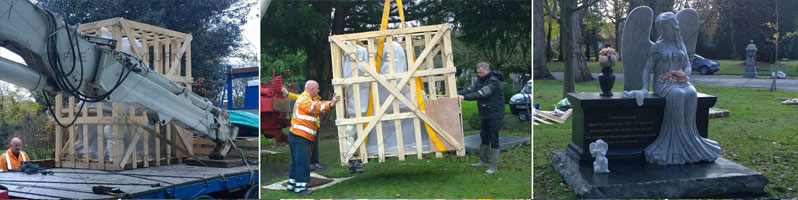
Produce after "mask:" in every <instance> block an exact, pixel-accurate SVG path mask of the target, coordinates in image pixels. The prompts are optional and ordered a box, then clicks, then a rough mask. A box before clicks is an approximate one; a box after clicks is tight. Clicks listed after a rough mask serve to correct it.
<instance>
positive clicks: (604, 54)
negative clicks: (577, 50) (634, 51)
mask: <svg viewBox="0 0 798 200" xmlns="http://www.w3.org/2000/svg"><path fill="white" fill-rule="evenodd" d="M617 60H618V54H617V53H615V49H613V48H612V47H605V48H603V49H601V51H599V64H601V65H602V66H604V65H609V67H613V66H615V61H617Z"/></svg>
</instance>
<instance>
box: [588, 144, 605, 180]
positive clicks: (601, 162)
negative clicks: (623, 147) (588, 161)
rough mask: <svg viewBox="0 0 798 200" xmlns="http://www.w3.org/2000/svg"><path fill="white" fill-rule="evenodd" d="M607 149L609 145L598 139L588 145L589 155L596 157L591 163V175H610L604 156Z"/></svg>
mask: <svg viewBox="0 0 798 200" xmlns="http://www.w3.org/2000/svg"><path fill="white" fill-rule="evenodd" d="M608 149H609V145H607V143H606V142H604V140H601V139H598V140H596V141H595V142H592V143H590V154H591V155H593V157H596V161H593V173H610V168H609V162H608V161H607V156H606V155H607V150H608Z"/></svg>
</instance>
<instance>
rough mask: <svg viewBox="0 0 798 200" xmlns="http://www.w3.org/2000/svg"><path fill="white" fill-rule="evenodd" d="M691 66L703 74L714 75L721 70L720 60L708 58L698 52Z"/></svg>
mask: <svg viewBox="0 0 798 200" xmlns="http://www.w3.org/2000/svg"><path fill="white" fill-rule="evenodd" d="M691 66H692V70H693V71H698V72H699V73H701V75H712V74H714V73H715V72H717V71H718V70H720V64H718V61H714V60H711V59H706V58H704V57H701V56H699V55H698V54H696V55H695V56H694V57H693V62H691Z"/></svg>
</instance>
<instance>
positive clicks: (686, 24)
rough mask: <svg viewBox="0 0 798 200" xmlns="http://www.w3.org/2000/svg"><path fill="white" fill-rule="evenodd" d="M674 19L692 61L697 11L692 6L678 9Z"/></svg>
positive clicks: (695, 38)
mask: <svg viewBox="0 0 798 200" xmlns="http://www.w3.org/2000/svg"><path fill="white" fill-rule="evenodd" d="M676 20H679V35H681V36H682V41H683V42H684V47H685V48H686V50H687V52H686V53H687V55H688V56H689V57H690V60H691V61H692V60H693V56H695V45H696V42H697V41H698V12H696V11H695V10H693V9H692V8H687V9H684V10H680V11H679V12H677V13H676ZM690 63H691V64H692V62H690ZM624 78H625V77H624Z"/></svg>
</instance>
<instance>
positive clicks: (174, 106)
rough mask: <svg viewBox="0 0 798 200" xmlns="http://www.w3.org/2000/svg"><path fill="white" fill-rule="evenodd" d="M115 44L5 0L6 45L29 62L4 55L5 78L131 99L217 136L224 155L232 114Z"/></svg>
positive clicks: (95, 97)
mask: <svg viewBox="0 0 798 200" xmlns="http://www.w3.org/2000/svg"><path fill="white" fill-rule="evenodd" d="M131 40H132V39H131ZM116 42H117V41H115V40H111V39H104V38H101V37H95V36H89V35H85V34H83V33H82V32H80V31H78V29H77V27H75V26H70V25H68V24H66V22H65V21H64V20H63V17H62V16H60V15H57V14H55V13H52V12H50V11H48V10H46V9H43V8H41V7H38V6H36V5H35V4H33V3H32V2H30V1H28V0H4V1H0V46H2V47H5V48H7V49H9V50H10V51H12V52H14V53H16V54H17V55H19V56H21V57H22V58H23V59H24V60H25V63H26V64H27V65H23V64H20V63H16V62H14V61H11V60H8V59H5V58H0V80H3V81H6V82H9V83H12V84H15V85H19V86H21V87H25V88H27V89H30V90H31V91H46V92H48V93H51V94H52V93H62V94H65V95H69V96H74V97H75V98H77V99H78V100H81V101H84V102H99V101H104V102H124V103H131V104H133V105H135V106H136V107H140V108H145V109H147V110H148V111H149V112H148V115H149V116H148V118H149V119H151V120H150V123H160V124H162V125H165V124H167V123H170V122H173V123H175V124H177V125H179V126H181V127H185V128H187V129H189V130H193V131H195V132H198V133H200V134H201V136H203V137H207V138H210V139H212V140H213V141H215V142H216V144H217V146H216V147H215V148H214V151H213V152H212V153H211V158H213V159H220V158H222V156H221V155H226V154H227V152H229V150H230V148H231V146H232V141H233V139H234V138H235V137H237V135H238V128H237V127H235V126H233V125H231V124H230V123H229V122H228V114H227V112H226V111H224V110H222V109H220V108H217V107H214V106H213V104H212V103H211V102H210V101H208V100H207V99H205V98H202V97H200V96H199V95H197V94H195V93H193V92H191V91H188V90H187V89H186V88H185V87H182V86H179V85H177V84H175V83H174V82H172V81H171V80H169V79H168V78H166V77H164V76H163V75H161V74H159V73H156V72H155V71H152V70H150V68H149V67H148V66H146V65H145V64H144V62H143V61H142V60H140V59H138V58H136V57H134V56H133V55H130V54H127V53H124V52H119V51H115V50H114V47H115V46H116ZM55 112H57V111H55ZM55 112H53V113H55Z"/></svg>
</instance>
